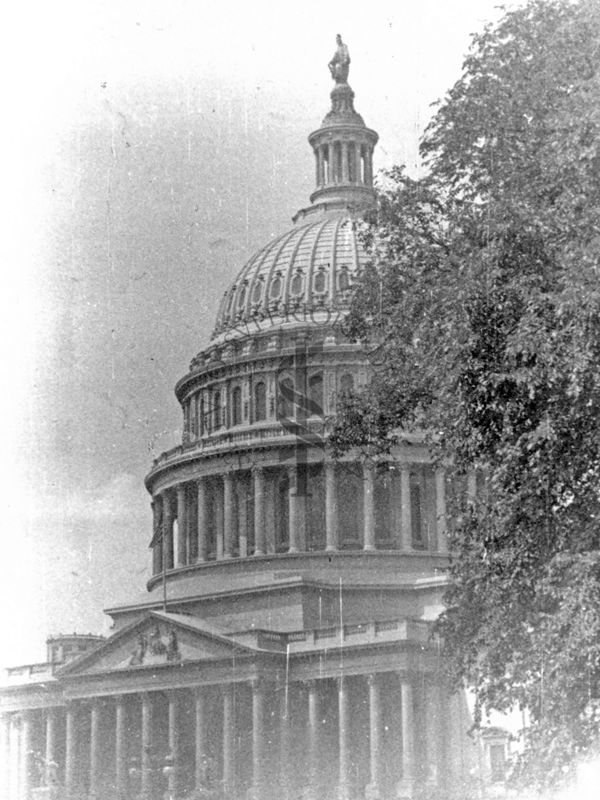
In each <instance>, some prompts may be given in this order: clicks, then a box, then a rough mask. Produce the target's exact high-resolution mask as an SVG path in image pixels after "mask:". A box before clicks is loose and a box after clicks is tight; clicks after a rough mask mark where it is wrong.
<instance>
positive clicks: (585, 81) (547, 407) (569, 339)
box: [331, 0, 600, 785]
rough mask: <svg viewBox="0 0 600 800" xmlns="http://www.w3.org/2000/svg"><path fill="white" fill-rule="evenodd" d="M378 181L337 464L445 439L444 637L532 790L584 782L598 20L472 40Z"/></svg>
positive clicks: (570, 9)
mask: <svg viewBox="0 0 600 800" xmlns="http://www.w3.org/2000/svg"><path fill="white" fill-rule="evenodd" d="M421 152H422V155H423V157H424V159H425V162H426V164H427V167H428V170H427V175H426V177H425V178H423V179H421V180H418V181H415V180H412V179H411V178H409V177H408V176H407V175H405V173H404V172H403V170H402V169H401V168H396V169H393V170H391V171H390V172H388V173H387V174H386V175H384V176H383V179H382V181H381V186H380V191H379V198H378V206H377V209H376V211H375V212H374V213H373V215H372V216H371V217H370V218H369V219H367V221H366V224H365V229H364V238H365V243H366V246H367V248H368V251H369V253H370V256H371V258H370V262H369V265H368V267H367V268H366V269H365V271H364V273H363V275H362V276H361V278H360V280H359V283H358V291H356V292H355V293H354V298H353V304H352V308H351V312H350V314H349V316H348V319H347V321H346V331H347V333H348V335H350V336H351V337H352V338H353V339H355V340H360V341H363V342H364V343H365V346H366V347H367V349H368V351H369V352H370V354H371V357H372V360H373V365H374V369H373V376H372V380H371V382H370V385H369V386H368V387H367V389H366V390H365V391H364V392H363V393H361V394H357V395H354V396H353V397H351V398H349V399H348V401H347V402H346V405H345V408H344V412H343V414H342V416H341V418H340V421H339V422H338V423H337V424H336V426H335V428H334V430H333V432H332V436H331V444H332V445H333V447H334V449H335V450H336V451H338V452H341V451H344V450H346V449H348V448H350V447H359V448H362V449H363V450H365V451H366V452H368V453H371V454H372V453H374V452H380V451H386V450H389V448H390V446H391V445H392V444H393V443H394V442H396V441H398V440H401V438H402V435H403V432H406V431H408V430H410V429H414V428H415V427H417V428H418V427H420V428H422V429H426V430H427V431H429V441H430V445H431V447H432V449H433V450H434V453H435V457H436V458H440V459H446V460H450V461H451V462H452V464H453V465H454V471H455V473H456V480H458V481H459V482H460V480H461V476H464V475H465V474H466V473H467V472H469V471H472V470H475V471H476V472H477V474H478V475H479V476H481V477H482V478H485V490H484V491H482V492H480V493H479V494H478V497H477V501H476V502H475V503H474V504H472V503H471V504H467V503H466V502H465V500H464V497H463V499H462V500H459V502H458V504H457V508H456V515H455V525H454V529H453V531H452V537H453V542H452V544H453V553H454V557H453V560H452V564H451V570H450V575H451V581H450V586H449V589H448V591H447V594H446V598H445V599H446V608H447V610H446V612H445V614H444V615H443V617H442V619H441V621H440V629H441V632H442V634H443V636H444V640H445V647H446V651H447V656H448V663H449V665H450V669H451V672H452V675H453V677H454V679H455V681H456V682H457V683H459V682H461V681H466V682H467V683H469V684H471V685H472V686H474V687H475V688H476V691H477V696H478V698H479V702H480V704H481V707H482V709H487V710H492V709H496V710H499V711H506V710H508V709H510V708H512V707H514V706H515V705H518V706H520V707H522V708H523V709H527V711H528V714H529V720H530V723H529V725H528V730H527V736H526V740H525V741H526V748H525V752H524V755H523V757H522V759H521V761H520V764H519V765H518V777H520V778H521V779H522V780H523V781H526V782H528V783H530V784H531V783H537V784H538V785H548V784H555V783H556V782H557V780H558V781H560V780H562V779H564V778H566V777H568V775H569V773H570V770H571V769H572V766H573V764H574V761H575V759H576V758H578V757H580V756H582V755H584V754H586V753H588V752H589V751H590V750H591V749H593V748H594V747H595V746H597V745H598V744H599V742H598V738H599V733H600V728H599V723H600V548H599V544H600V521H599V519H600V517H599V515H600V5H599V4H598V2H597V1H596V0H580V2H568V0H549V1H548V2H542V1H541V0H531V2H528V3H527V4H526V5H525V6H523V7H521V8H518V9H516V10H512V11H509V12H505V14H504V16H503V18H502V19H501V20H500V21H499V22H498V23H497V24H494V25H489V26H487V27H486V28H485V30H484V31H483V33H481V34H480V35H477V36H475V37H474V39H473V44H472V48H471V52H470V54H469V55H468V57H467V59H466V61H465V63H464V70H463V74H462V76H461V78H460V80H459V81H458V82H457V83H456V84H455V85H454V87H453V88H452V89H451V90H450V92H449V93H448V95H447V97H446V98H445V99H444V101H443V102H442V103H441V104H440V105H439V108H438V110H437V112H436V114H435V116H434V118H433V120H432V122H431V123H430V125H429V127H428V128H427V130H426V132H425V134H424V138H423V140H422V144H421Z"/></svg>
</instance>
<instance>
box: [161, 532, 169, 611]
mask: <svg viewBox="0 0 600 800" xmlns="http://www.w3.org/2000/svg"><path fill="white" fill-rule="evenodd" d="M160 530H161V533H160V539H161V543H160V544H161V547H162V589H163V611H164V612H165V613H166V611H167V548H166V543H167V542H166V540H167V537H166V536H165V523H164V520H162V521H161V526H160Z"/></svg>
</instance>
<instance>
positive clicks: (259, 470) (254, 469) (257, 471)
mask: <svg viewBox="0 0 600 800" xmlns="http://www.w3.org/2000/svg"><path fill="white" fill-rule="evenodd" d="M266 469H267V468H266V467H265V465H264V464H252V466H251V467H250V472H251V473H252V477H254V478H256V477H259V478H260V477H263V476H264V474H265V471H266Z"/></svg>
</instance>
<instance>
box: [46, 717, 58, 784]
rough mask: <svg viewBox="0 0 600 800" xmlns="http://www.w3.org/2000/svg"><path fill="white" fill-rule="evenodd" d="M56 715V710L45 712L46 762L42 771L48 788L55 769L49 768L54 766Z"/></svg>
mask: <svg viewBox="0 0 600 800" xmlns="http://www.w3.org/2000/svg"><path fill="white" fill-rule="evenodd" d="M57 715H58V709H56V708H49V709H48V711H47V712H46V752H45V754H44V756H45V760H46V768H45V770H44V779H45V783H46V785H47V786H48V785H49V781H50V779H51V777H52V775H53V774H54V772H55V768H54V767H53V768H51V767H50V765H51V764H56V728H57V722H58V719H57Z"/></svg>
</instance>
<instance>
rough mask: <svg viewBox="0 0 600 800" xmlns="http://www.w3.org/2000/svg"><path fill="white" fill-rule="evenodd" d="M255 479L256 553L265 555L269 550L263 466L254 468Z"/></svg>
mask: <svg viewBox="0 0 600 800" xmlns="http://www.w3.org/2000/svg"><path fill="white" fill-rule="evenodd" d="M252 475H253V479H254V555H255V556H264V555H265V553H266V551H267V542H266V535H265V534H266V525H265V522H266V520H265V471H264V469H263V468H262V467H254V468H253V470H252Z"/></svg>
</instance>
